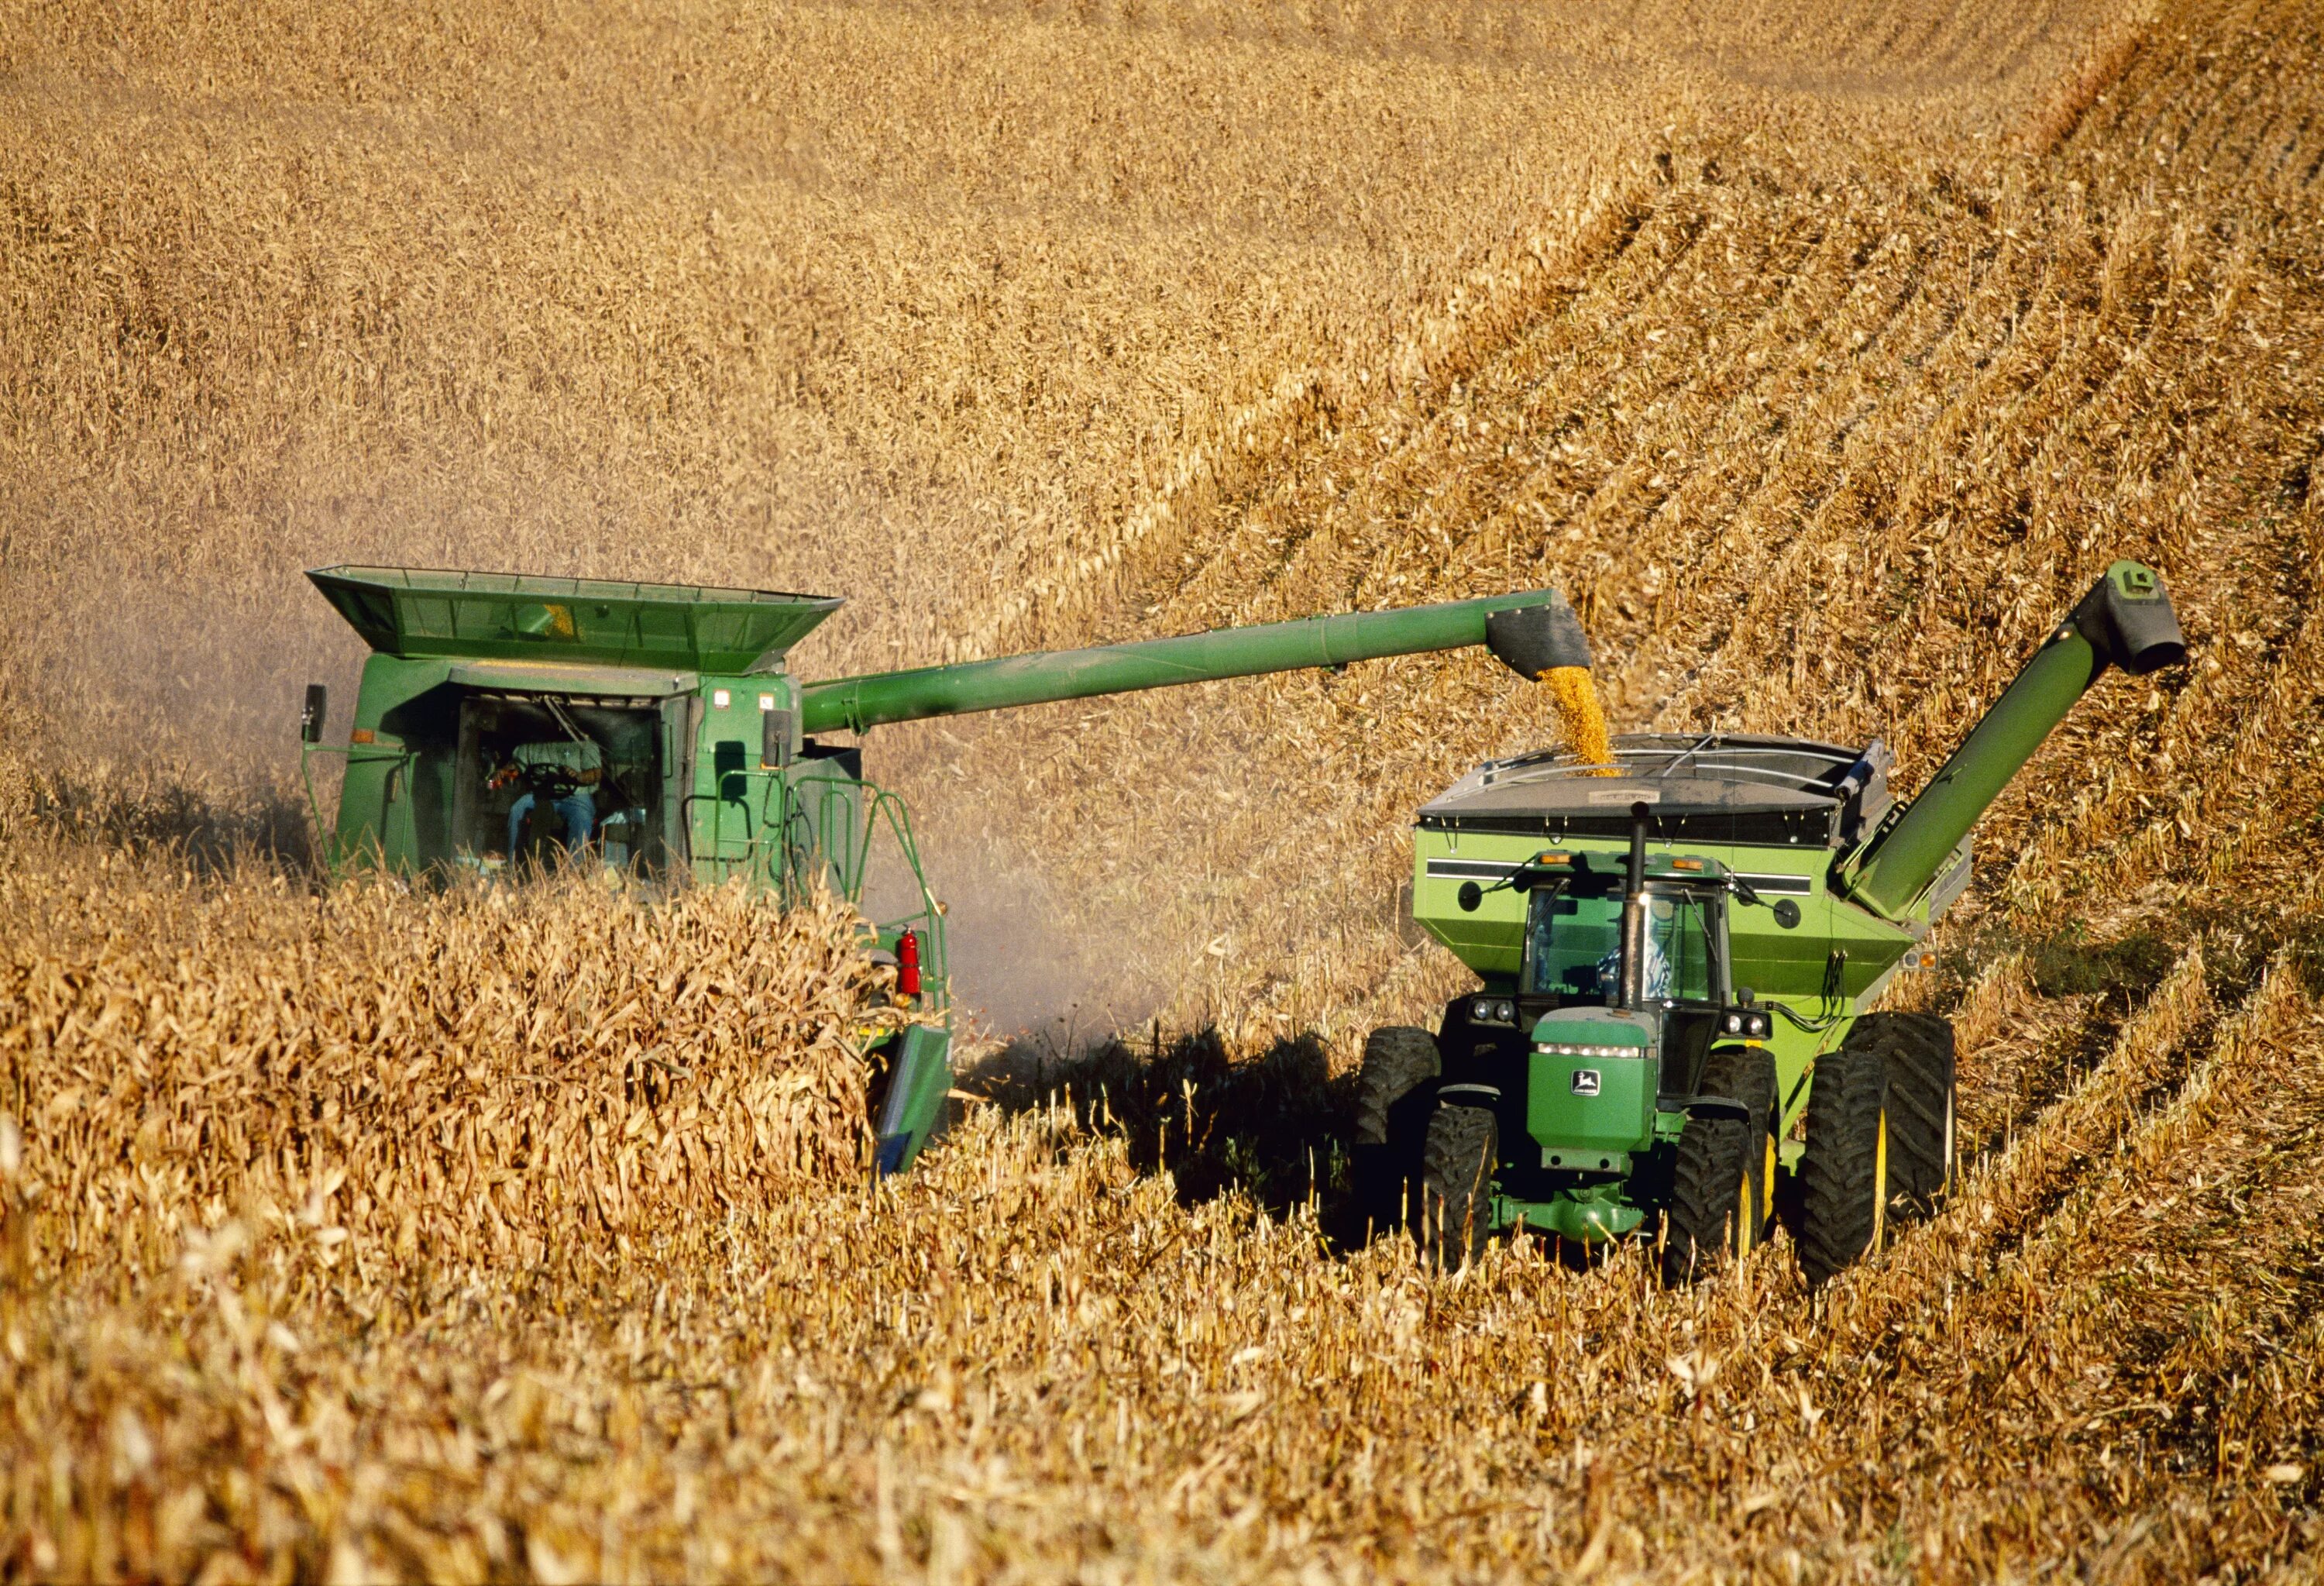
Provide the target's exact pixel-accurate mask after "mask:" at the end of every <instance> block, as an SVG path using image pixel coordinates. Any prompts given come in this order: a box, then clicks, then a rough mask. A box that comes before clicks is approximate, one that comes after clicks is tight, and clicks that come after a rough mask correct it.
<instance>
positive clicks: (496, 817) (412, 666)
mask: <svg viewBox="0 0 2324 1586" xmlns="http://www.w3.org/2000/svg"><path fill="white" fill-rule="evenodd" d="M308 576H309V578H310V579H312V580H313V581H314V584H315V586H316V587H317V588H318V589H319V590H321V591H322V593H323V596H324V598H325V599H327V600H328V601H329V602H330V603H331V604H332V605H333V606H335V607H336V608H337V610H338V612H339V614H340V615H342V616H344V617H345V618H346V620H347V622H348V623H349V624H350V625H351V626H352V627H353V628H354V629H355V632H357V633H358V634H360V635H361V636H362V637H363V639H364V642H365V643H367V644H369V645H370V646H371V648H372V650H373V651H374V653H373V654H372V656H371V658H370V659H369V660H367V661H366V662H365V663H364V674H363V687H362V692H361V694H360V696H358V698H357V700H356V702H355V724H354V728H353V731H352V733H351V734H350V737H349V741H348V742H347V744H346V747H345V749H344V750H341V749H337V748H336V747H335V748H333V749H331V750H328V751H326V750H324V749H323V748H322V746H321V744H320V742H319V739H320V736H321V733H322V727H323V723H324V717H325V715H326V714H327V701H326V699H325V697H324V695H323V691H322V689H321V688H320V687H309V690H308V697H307V709H306V714H305V717H304V719H303V721H302V724H301V737H302V738H303V740H304V742H305V744H306V753H307V754H308V755H310V756H311V755H312V754H314V753H318V752H331V753H344V754H345V755H346V779H345V782H344V786H343V790H342V792H341V794H340V798H339V808H338V819H337V832H336V835H335V836H334V838H333V839H332V840H331V842H330V843H329V844H327V852H328V856H329V859H330V862H331V863H332V865H333V866H334V867H335V868H344V867H347V866H364V865H367V866H374V867H383V868H385V869H388V870H391V871H402V872H409V873H425V872H433V873H439V874H453V873H458V872H461V871H472V872H477V873H481V874H484V875H488V876H498V875H502V874H504V873H506V872H508V871H511V870H512V869H522V868H524V867H526V866H527V865H528V864H531V863H537V862H539V861H541V860H542V859H544V858H548V857H551V856H557V855H563V856H566V857H567V858H569V859H570V860H572V861H576V862H583V863H586V864H591V865H602V866H604V867H607V868H609V869H613V870H617V871H623V872H626V873H629V874H632V875H634V876H637V877H639V878H641V879H643V880H645V881H678V880H690V881H703V882H713V883H715V882H719V881H727V880H730V879H737V878H739V879H740V880H742V881H744V882H745V883H747V884H749V885H751V886H752V887H755V888H758V889H761V890H764V891H765V892H766V894H767V895H768V897H769V898H770V901H772V902H773V903H774V904H776V905H778V906H779V904H780V903H782V902H783V901H784V900H785V899H794V898H797V897H798V896H800V895H801V894H802V892H803V891H804V890H806V889H807V888H809V887H811V886H813V885H816V884H817V883H820V884H823V885H825V886H828V887H830V888H832V889H834V890H837V891H838V892H839V893H841V894H842V895H844V896H845V897H846V898H848V899H852V900H853V901H855V902H857V903H858V904H859V905H861V906H862V907H863V908H865V909H866V910H867V912H869V913H871V914H874V915H876V916H877V917H879V918H880V919H881V924H880V926H879V927H878V937H879V942H878V950H879V951H880V952H881V953H883V954H888V955H890V957H891V958H892V959H893V961H894V962H895V963H896V965H897V971H898V982H899V992H901V993H903V994H907V995H908V996H909V997H911V998H912V1000H914V1001H915V1002H916V1003H917V1004H918V1006H919V1007H920V1008H921V1009H922V1010H924V1011H925V1012H927V1013H928V1014H930V1015H932V1016H933V1017H934V1022H932V1023H927V1024H918V1025H914V1026H912V1027H911V1028H908V1029H906V1030H905V1031H903V1032H902V1034H900V1035H899V1036H897V1037H890V1044H889V1046H888V1047H887V1049H885V1050H883V1051H881V1052H880V1053H879V1054H877V1055H876V1056H878V1057H879V1058H880V1059H881V1073H882V1075H883V1080H882V1083H881V1088H880V1093H879V1096H878V1099H877V1102H876V1108H877V1111H876V1115H875V1117H874V1119H873V1120H872V1130H873V1133H874V1135H875V1137H876V1139H877V1141H878V1156H877V1160H878V1164H879V1166H880V1169H881V1171H883V1172H888V1171H894V1170H895V1169H898V1168H900V1167H902V1166H905V1165H906V1164H908V1162H910V1160H911V1159H912V1157H913V1156H914V1155H915V1154H916V1153H917V1152H918V1149H919V1148H920V1146H921V1144H922V1142H923V1141H924V1140H925V1139H927V1132H928V1130H929V1128H930V1126H931V1125H932V1124H933V1123H934V1122H935V1120H936V1116H937V1114H938V1112H939V1111H940V1110H941V1107H942V1105H943V1101H944V1097H945V1092H946V1091H947V1090H948V1089H949V1088H950V1086H951V1080H952V1074H951V1067H950V1062H949V1054H950V1049H951V1034H950V1003H949V991H948V987H947V984H946V981H945V919H944V909H943V907H942V906H941V905H940V904H939V903H938V902H937V901H936V898H935V896H934V895H933V894H932V893H931V892H930V890H929V889H928V885H927V877H926V874H925V872H924V871H923V869H922V867H921V863H920V858H919V852H918V845H917V844H916V843H915V842H914V840H913V836H912V824H911V818H910V816H909V814H908V812H907V811H906V809H905V807H904V806H903V804H902V803H901V802H900V801H899V799H898V798H896V797H895V795H893V794H892V793H890V792H887V791H886V790H884V789H882V788H881V787H880V786H879V785H878V784H877V783H875V782H873V781H871V780H870V779H867V778H866V777H865V776H864V774H863V762H862V750H861V748H860V747H859V746H857V745H853V744H847V745H842V744H835V743H831V742H825V740H824V738H823V736H822V735H824V734H828V733H835V732H840V731H845V732H848V733H863V732H865V731H867V730H869V729H870V728H871V727H874V726H877V725H880V724H883V723H889V722H903V721H912V720H916V719H918V718H921V717H927V716H938V715H960V714H964V713H966V712H971V711H983V710H995V709H1000V708H1002V707H1004V706H1010V705H1034V704H1039V703H1042V702H1045V701H1050V700H1059V699H1079V698H1086V697H1088V696H1093V695H1100V694H1119V693H1125V692H1129V691H1131V690H1135V689H1142V688H1155V687H1163V686H1166V685H1168V684H1173V683H1192V682H1201V681H1204V680H1207V679H1211V678H1237V677H1247V676H1250V675H1253V674H1256V673H1261V672H1277V671H1285V670H1289V669H1296V668H1301V667H1336V666H1343V665H1346V664H1347V663H1349V662H1351V661H1359V660H1370V659H1378V658H1380V657H1385V656H1394V655H1406V654H1412V653H1416V652H1419V651H1425V650H1455V649H1459V648H1462V647H1463V646H1467V645H1472V644H1486V645H1489V646H1490V647H1491V648H1492V649H1493V650H1494V651H1495V653H1496V654H1498V655H1499V656H1500V657H1501V658H1502V659H1504V660H1505V661H1507V662H1508V664H1509V665H1510V666H1512V667H1514V668H1516V669H1518V670H1519V671H1520V672H1522V673H1523V674H1524V675H1525V676H1526V677H1527V678H1534V677H1537V676H1539V675H1541V674H1542V673H1543V672H1544V671H1545V670H1546V669H1550V668H1552V667H1554V666H1557V665H1563V664H1573V662H1574V659H1575V658H1576V657H1577V656H1578V657H1579V658H1580V659H1581V660H1582V661H1585V662H1586V659H1587V654H1586V650H1583V648H1582V644H1581V638H1580V633H1581V630H1580V627H1579V625H1578V624H1577V623H1576V622H1574V619H1573V613H1572V610H1571V609H1570V608H1568V607H1567V606H1566V604H1565V603H1564V601H1563V598H1562V597H1560V596H1559V595H1556V594H1554V592H1552V591H1548V590H1532V591H1527V592H1525V593H1522V594H1517V595H1501V596H1498V597H1495V598H1491V599H1485V600H1471V601H1461V602H1455V603H1452V604H1443V605H1432V606H1419V607H1414V608H1410V609H1406V610H1402V611H1384V612H1359V613H1343V614H1340V615H1335V616H1326V617H1314V618H1309V619H1307V620H1305V621H1303V622H1278V623H1274V624H1271V625H1268V626H1264V627H1254V628H1241V629H1222V630H1219V631H1217V632H1209V633H1195V634H1188V635H1185V636H1184V637H1181V638H1176V639H1160V640H1153V641H1146V642H1143V643H1135V644H1116V645H1107V646H1103V647H1101V648H1097V649H1092V650H1068V651H1064V652H1060V653H1056V654H1037V655H1020V656H1012V657H1009V658H1006V659H1000V660H991V661H980V662H973V663H971V664H967V665H963V666H950V667H927V668H923V669H918V670H914V671H904V672H887V673H879V674H873V675H869V676H864V677H856V678H838V679H835V680H832V681H828V682H820V683H809V682H802V681H800V680H799V679H798V678H794V677H793V676H792V675H791V673H790V670H789V665H788V656H789V652H790V650H791V649H792V647H793V646H795V645H797V644H798V643H799V642H800V641H802V640H804V639H806V638H807V635H808V634H810V633H811V632H814V630H815V628H816V625H817V624H818V623H820V622H823V620H824V619H825V618H826V617H828V616H829V615H831V613H833V612H835V611H836V610H838V609H839V605H840V602H839V601H837V600H835V599H827V598H824V597H820V596H816V595H785V594H778V593H774V592H770V591H767V590H757V589H714V588H696V587H692V586H681V585H666V584H622V583H611V582H605V581H602V580H596V579H586V578H541V577H524V576H512V575H506V574H491V573H463V572H436V571H423V570H416V569H412V568H406V567H330V568H327V569H323V570H320V571H317V572H311V573H309V575H308ZM302 763H303V762H302ZM309 788H310V790H311V788H312V783H311V781H310V782H309ZM317 818H318V824H319V822H320V812H319V809H318V816H317Z"/></svg>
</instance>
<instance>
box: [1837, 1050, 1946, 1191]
mask: <svg viewBox="0 0 2324 1586" xmlns="http://www.w3.org/2000/svg"><path fill="white" fill-rule="evenodd" d="M1858 1047H1860V1048H1862V1049H1864V1050H1867V1051H1871V1052H1877V1053H1878V1054H1879V1056H1880V1061H1881V1063H1882V1065H1883V1066H1884V1067H1885V1068H1886V1071H1887V1074H1888V1215H1889V1217H1890V1219H1891V1220H1892V1221H1895V1222H1920V1221H1921V1220H1923V1218H1926V1217H1929V1216H1932V1215H1933V1214H1934V1213H1935V1212H1936V1210H1937V1208H1938V1206H1939V1205H1940V1204H1941V1203H1942V1202H1943V1200H1944V1196H1945V1192H1946V1191H1947V1190H1949V1189H1950V1188H1951V1187H1952V1178H1953V1027H1952V1022H1951V1021H1950V1019H1940V1018H1938V1017H1937V1016H1936V1015H1935V1014H1933V1013H1867V1014H1866V1015H1865V1016H1864V1017H1863V1018H1861V1019H1858V1020H1857V1021H1856V1023H1855V1024H1854V1025H1853V1026H1852V1027H1851V1028H1849V1032H1848V1039H1847V1041H1846V1042H1845V1043H1843V1047H1842V1049H1843V1050H1846V1049H1849V1048H1858Z"/></svg>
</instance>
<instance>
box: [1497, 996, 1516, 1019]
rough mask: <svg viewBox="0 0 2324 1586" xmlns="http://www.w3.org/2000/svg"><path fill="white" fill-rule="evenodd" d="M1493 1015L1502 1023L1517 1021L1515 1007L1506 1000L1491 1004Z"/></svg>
mask: <svg viewBox="0 0 2324 1586" xmlns="http://www.w3.org/2000/svg"><path fill="white" fill-rule="evenodd" d="M1493 1017H1494V1018H1495V1019H1499V1020H1500V1022H1501V1023H1503V1024H1515V1023H1516V1022H1517V1007H1516V1005H1515V1004H1513V1003H1510V1002H1508V1001H1500V1002H1496V1003H1494V1004H1493Z"/></svg>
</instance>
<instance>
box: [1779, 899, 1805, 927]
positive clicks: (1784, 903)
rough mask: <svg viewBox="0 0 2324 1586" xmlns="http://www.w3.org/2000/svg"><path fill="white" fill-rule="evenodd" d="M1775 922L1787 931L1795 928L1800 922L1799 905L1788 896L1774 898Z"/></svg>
mask: <svg viewBox="0 0 2324 1586" xmlns="http://www.w3.org/2000/svg"><path fill="white" fill-rule="evenodd" d="M1775 923H1776V924H1777V925H1779V926H1781V927H1784V929H1785V930H1787V931H1788V930H1792V929H1794V928H1796V927H1798V925H1799V923H1800V906H1799V905H1798V904H1797V903H1795V902H1794V901H1793V900H1792V899H1789V898H1778V899H1775Z"/></svg>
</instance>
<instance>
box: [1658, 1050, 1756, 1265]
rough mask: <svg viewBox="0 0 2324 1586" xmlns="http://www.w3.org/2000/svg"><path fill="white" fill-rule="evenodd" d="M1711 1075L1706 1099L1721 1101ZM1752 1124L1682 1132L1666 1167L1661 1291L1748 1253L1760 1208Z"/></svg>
mask: <svg viewBox="0 0 2324 1586" xmlns="http://www.w3.org/2000/svg"><path fill="white" fill-rule="evenodd" d="M1716 1072H1717V1070H1716V1065H1705V1068H1704V1084H1703V1087H1702V1089H1703V1092H1704V1093H1705V1094H1718V1092H1715V1091H1714V1090H1713V1089H1712V1086H1711V1076H1712V1074H1714V1073H1716ZM1721 1077H1722V1078H1728V1079H1732V1078H1734V1077H1738V1076H1731V1075H1726V1076H1721ZM1771 1088H1772V1087H1771ZM1729 1099H1730V1100H1733V1101H1738V1102H1743V1103H1744V1105H1745V1107H1746V1108H1748V1107H1749V1106H1750V1104H1751V1103H1750V1102H1749V1101H1748V1100H1747V1099H1746V1098H1745V1097H1742V1096H1732V1097H1729ZM1759 1116H1764V1114H1761V1115H1759ZM1754 1121H1756V1120H1755V1119H1743V1118H1726V1117H1718V1116H1713V1115H1711V1114H1702V1115H1699V1116H1696V1117H1693V1118H1690V1119H1688V1120H1686V1128H1685V1129H1684V1130H1681V1131H1680V1133H1679V1137H1678V1150H1677V1155H1676V1157H1675V1158H1674V1160H1673V1162H1672V1164H1671V1187H1670V1199H1669V1200H1668V1201H1667V1202H1666V1203H1665V1204H1664V1206H1663V1256H1662V1273H1663V1284H1664V1286H1665V1287H1670V1288H1678V1287H1682V1286H1684V1285H1686V1284H1690V1283H1695V1282H1699V1281H1701V1279H1703V1278H1705V1277H1710V1276H1711V1274H1712V1273H1714V1272H1716V1271H1718V1270H1719V1269H1720V1268H1721V1267H1723V1266H1724V1265H1726V1263H1727V1259H1728V1258H1729V1257H1730V1256H1740V1255H1743V1254H1744V1253H1745V1252H1747V1251H1748V1250H1749V1249H1750V1248H1751V1243H1752V1240H1753V1239H1754V1238H1755V1237H1756V1236H1757V1233H1758V1231H1759V1225H1760V1222H1761V1221H1762V1218H1763V1212H1762V1207H1763V1206H1764V1205H1765V1197H1764V1195H1763V1194H1762V1193H1761V1191H1760V1189H1759V1186H1758V1177H1759V1174H1758V1172H1757V1168H1758V1166H1759V1162H1760V1157H1761V1147H1760V1139H1759V1137H1760V1135H1762V1134H1764V1133H1765V1132H1766V1126H1765V1125H1764V1124H1762V1125H1760V1126H1759V1128H1758V1129H1757V1130H1754V1128H1753V1123H1754Z"/></svg>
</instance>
